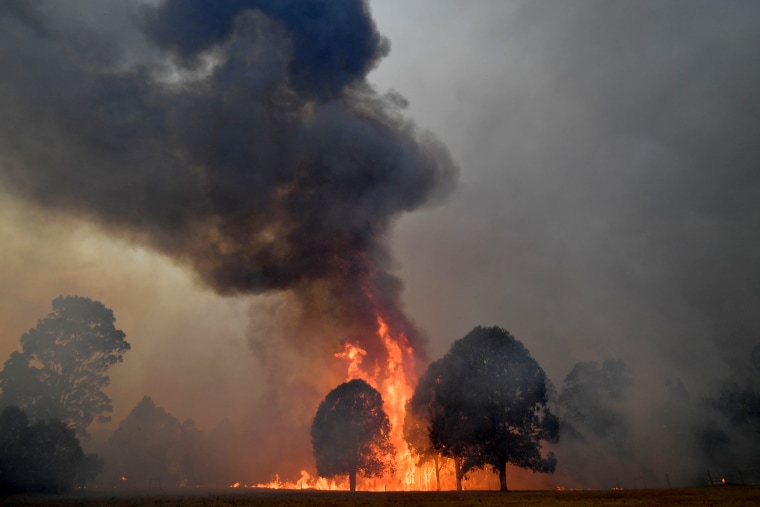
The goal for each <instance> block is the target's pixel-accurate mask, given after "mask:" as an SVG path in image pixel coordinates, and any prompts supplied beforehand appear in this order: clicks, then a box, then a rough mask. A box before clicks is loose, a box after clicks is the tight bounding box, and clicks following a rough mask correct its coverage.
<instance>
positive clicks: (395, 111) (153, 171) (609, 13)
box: [0, 0, 760, 426]
mask: <svg viewBox="0 0 760 507" xmlns="http://www.w3.org/2000/svg"><path fill="white" fill-rule="evenodd" d="M286 3H287V2H286ZM172 4H174V3H172ZM237 4H238V2H229V5H237ZM262 4H267V2H262ZM347 4H353V3H352V2H348V3H347ZM225 5H228V4H225ZM369 6H370V9H371V14H372V17H373V18H374V21H375V24H376V28H377V32H379V34H382V35H384V36H385V37H386V38H387V40H384V39H382V38H381V37H380V35H378V34H377V33H374V32H373V27H371V26H366V27H364V28H366V32H365V33H369V34H370V38H369V39H353V38H352V37H351V34H350V33H342V32H341V33H339V34H338V37H346V38H345V39H340V40H338V42H337V43H336V46H337V47H343V48H344V49H345V51H346V52H345V54H338V55H334V54H332V53H329V52H328V53H327V55H325V54H323V53H320V48H312V47H311V46H310V45H309V44H308V43H302V42H299V40H297V39H294V38H293V37H292V33H291V32H292V31H294V30H297V28H295V26H296V25H297V23H298V22H297V21H294V20H292V19H290V18H289V17H288V16H287V15H286V14H283V13H278V12H266V13H264V14H261V13H259V14H248V15H244V16H242V17H241V16H238V17H234V16H232V15H230V16H232V17H231V18H230V16H228V18H230V19H233V20H234V22H227V23H225V22H223V21H218V20H216V18H214V19H213V20H212V19H211V18H208V17H202V16H201V15H199V16H200V17H201V18H202V19H204V20H208V25H204V27H205V28H204V29H198V30H186V31H185V32H181V31H173V30H171V29H169V28H171V27H173V26H178V25H179V24H178V23H177V21H176V20H177V19H178V18H177V17H176V16H181V15H182V13H181V12H180V11H181V8H179V7H177V8H176V12H174V11H171V9H169V10H166V11H162V12H163V15H164V17H163V18H162V17H161V15H159V14H155V13H154V15H148V16H147V19H148V22H146V21H145V19H146V15H145V12H144V11H141V10H140V9H139V8H138V7H139V6H138V4H136V3H131V2H108V3H105V2H98V1H90V2H84V1H81V2H40V3H22V2H19V3H17V2H13V1H11V2H4V3H2V4H0V10H3V11H5V12H2V14H1V15H0V65H2V75H3V78H2V79H0V104H1V106H0V115H2V117H0V245H2V248H0V356H1V357H3V358H6V357H7V356H8V355H9V354H10V352H11V351H13V350H15V349H16V348H17V347H18V340H19V337H20V336H21V334H22V333H23V332H25V331H26V330H28V329H29V328H31V327H33V326H34V325H35V323H36V321H37V319H39V318H42V317H44V316H45V315H46V314H47V313H48V312H49V310H50V301H51V300H52V299H53V298H54V297H56V296H58V295H60V294H77V295H81V296H87V297H90V298H93V299H97V300H100V301H102V302H103V303H104V304H105V305H106V306H108V307H109V308H111V309H112V310H113V311H114V314H115V316H116V319H117V327H119V328H120V329H122V330H124V331H125V333H126V334H127V340H128V341H129V342H130V343H131V344H132V350H131V351H130V352H129V353H127V354H126V355H125V361H124V363H123V364H120V365H118V366H116V367H115V368H114V369H113V370H112V372H111V379H112V384H111V386H110V387H109V389H108V392H109V394H110V395H111V397H112V398H113V400H114V420H115V421H119V420H121V419H122V418H123V417H124V416H125V415H126V414H127V413H128V412H129V410H130V409H131V408H132V407H133V406H134V405H136V404H137V402H138V401H139V400H140V399H142V397H143V395H146V394H147V395H150V396H151V397H152V398H153V399H154V400H155V402H156V404H157V405H160V406H163V407H165V408H166V409H167V410H169V411H170V412H172V413H174V414H175V415H177V416H178V417H181V418H187V417H190V418H193V419H195V420H196V422H197V423H198V424H199V425H200V426H209V425H212V424H214V423H216V422H217V421H219V420H220V419H222V418H225V417H226V418H230V419H237V418H240V417H248V416H255V415H256V411H257V410H258V411H260V410H262V406H264V405H263V404H262V400H266V398H267V393H268V392H269V391H270V390H271V382H272V381H273V380H272V375H271V371H267V370H266V369H265V368H263V367H262V365H261V362H260V361H259V358H261V357H264V358H270V357H271V351H269V352H267V351H268V350H269V347H271V346H272V343H277V342H276V340H277V339H278V337H279V336H281V335H283V334H286V331H284V330H283V322H290V318H289V314H288V312H289V311H290V310H289V309H290V308H291V306H289V300H288V298H287V296H286V295H284V294H283V292H282V289H288V290H292V289H294V288H295V289H297V290H304V291H305V292H306V294H305V295H304V294H302V295H301V299H300V303H299V304H300V306H299V308H300V309H301V310H300V311H301V312H302V313H304V312H305V313H307V314H308V313H309V312H318V311H326V310H325V308H323V307H319V305H316V303H314V301H315V300H317V299H319V300H320V301H322V299H320V298H319V297H318V296H319V295H318V294H315V291H317V292H318V290H324V291H326V292H328V293H329V294H331V295H333V296H335V295H336V294H337V296H336V297H337V299H340V298H341V297H342V296H344V295H346V294H353V291H355V290H356V289H357V287H355V286H352V285H351V284H350V283H348V284H344V285H340V286H335V285H329V286H328V287H323V286H319V285H318V284H317V286H316V287H317V288H315V285H314V283H315V282H314V280H317V281H318V280H321V278H320V277H321V276H322V275H323V274H324V273H329V274H330V275H331V276H332V275H336V273H337V274H338V275H341V276H343V275H345V276H348V275H346V273H349V274H350V273H360V274H361V276H364V275H366V273H367V272H372V273H375V272H378V271H379V272H380V273H381V276H380V278H381V283H380V284H381V285H383V286H384V287H386V288H387V294H388V296H387V297H388V298H389V300H390V303H389V304H391V305H392V306H394V308H396V307H397V308H398V309H401V308H403V310H404V311H405V314H406V317H407V318H408V319H410V320H411V321H412V322H413V323H414V324H415V325H416V328H417V329H418V330H419V331H420V333H419V334H420V336H421V337H420V338H419V343H424V342H425V338H424V336H425V335H426V336H427V340H428V345H427V346H428V357H429V358H433V359H435V358H438V357H440V356H441V355H442V354H443V353H444V352H445V351H446V350H447V349H448V347H449V345H450V344H451V342H452V341H454V340H455V339H458V338H460V337H462V336H463V335H464V334H466V333H467V332H468V331H469V330H470V329H472V328H473V327H474V326H476V325H487V326H490V325H499V326H502V327H504V328H506V329H508V330H509V331H510V332H512V333H513V334H514V335H515V336H516V337H517V338H518V339H520V340H521V341H523V343H525V345H526V346H527V347H528V349H529V350H530V351H531V353H532V354H533V355H534V357H536V359H537V360H538V361H539V363H540V364H541V365H542V366H543V367H544V369H545V370H546V371H547V373H548V375H549V377H550V378H551V379H552V380H553V381H554V382H555V384H560V383H561V382H562V379H563V378H564V377H565V375H567V373H568V372H569V371H570V370H571V368H572V365H573V364H574V363H575V362H577V361H584V360H602V359H606V358H620V359H623V360H625V361H626V363H627V364H628V365H629V367H630V368H631V370H632V372H633V376H634V379H635V381H637V382H638V383H639V385H640V386H642V385H644V386H649V385H651V386H661V385H663V384H664V382H665V380H666V379H668V378H676V377H680V378H681V379H683V381H684V383H685V384H686V385H687V386H697V385H699V383H700V382H703V381H706V380H708V378H709V377H713V376H715V377H717V376H721V375H724V374H726V373H727V372H728V371H730V369H731V368H732V365H734V364H736V362H737V361H738V360H739V359H740V358H743V357H745V356H747V355H748V353H749V351H750V350H751V348H752V346H753V345H754V344H756V343H758V342H760V320H758V319H757V315H758V310H760V263H758V260H759V259H760V235H758V231H759V230H760V204H758V203H760V171H758V168H759V167H760V94H759V92H758V91H757V90H760V65H758V64H759V63H760V61H759V60H758V53H757V49H758V48H760V4H758V3H757V2H755V1H752V0H750V1H723V2H702V1H695V0H689V1H674V0H669V1H637V2H632V1H615V0H604V1H602V0H599V1H580V0H579V1H573V2H553V1H539V0H525V1H503V0H493V1H478V2H470V1H464V0H461V1H439V0H426V1H423V0H403V1H402V0H399V1H395V0H376V1H373V2H371V3H370V5H369ZM273 10H276V9H273ZM156 12H158V11H156ZM196 14H197V13H196ZM343 14H345V16H336V18H335V19H332V18H331V19H329V20H328V21H327V22H329V23H333V22H334V23H341V22H347V20H348V21H349V22H350V20H351V19H353V18H352V17H351V16H352V15H354V14H356V13H350V12H348V11H344V12H343ZM185 15H186V16H189V18H188V19H190V20H191V22H190V23H189V25H188V26H197V23H196V24H195V25H194V24H193V22H194V21H193V20H194V19H196V18H193V17H192V16H193V15H195V14H193V13H192V12H191V13H189V14H188V13H185ZM272 17H275V18H277V19H278V21H277V22H273V21H271V19H272ZM359 17H360V18H361V16H359ZM217 21H218V22H217ZM146 23H147V25H146ZM351 26H353V27H355V26H357V25H355V24H352V25H351ZM140 27H141V28H140ZM311 29H313V30H318V29H319V28H314V27H311ZM307 31H308V30H307ZM230 34H232V35H230ZM312 35H314V34H312ZM214 41H216V42H214ZM219 41H222V42H219ZM214 43H217V44H220V46H218V48H217V49H218V51H221V52H222V54H223V55H225V57H226V58H228V59H227V60H224V61H225V62H228V64H227V66H226V67H224V69H223V72H222V71H220V72H217V73H216V74H215V78H214V80H213V82H211V83H208V82H205V84H203V85H197V83H199V82H202V81H203V79H204V77H203V76H205V75H207V74H208V73H209V72H212V73H213V72H214V70H213V69H214V65H218V60H215V58H219V53H213V51H212V52H211V53H208V52H207V53H203V50H204V49H207V48H208V47H210V46H211V45H213V44H214ZM388 45H389V47H390V50H389V52H388V53H387V56H385V57H383V55H384V54H385V52H386V50H387V49H388ZM283 48H285V49H283ZM294 48H295V49H294ZM346 48H350V49H346ZM310 49H313V51H310ZM299 51H300V52H299ZM362 51H364V53H362ZM355 53H357V54H355ZM358 53H361V54H358ZM294 54H295V55H298V56H297V57H296V59H300V60H308V59H309V58H314V59H315V62H316V63H313V64H309V65H306V66H304V67H303V68H300V70H299V67H297V66H293V64H292V61H293V56H292V55H294ZM199 55H200V56H199ZM332 56H335V58H331V57H332ZM171 58H173V59H174V60H173V61H174V63H173V64H172V66H169V65H167V64H166V63H165V62H166V61H167V59H171ZM204 58H205V60H204ZM300 60H299V61H300ZM229 62H232V63H229ZM351 62H358V63H356V65H353V64H352V63H351ZM324 65H327V66H330V65H335V66H336V68H338V69H339V70H340V71H341V72H337V73H328V72H327V71H325V72H324V73H323V72H322V71H323V70H324ZM352 65H353V66H352ZM216 68H217V69H218V68H219V67H216ZM124 69H129V70H128V71H126V70H124ZM157 69H161V72H163V74H162V75H161V76H160V79H162V80H163V81H162V83H163V85H162V87H151V85H150V84H149V82H150V80H149V79H148V76H149V75H151V76H154V78H155V76H156V73H157V72H158V70H157ZM209 69H211V70H209ZM304 69H306V70H304ZM346 69H348V70H346ZM125 72H126V73H127V75H126V76H127V77H126V78H125V74H124V73H125ZM151 73H152V74H151ZM204 73H206V74H204ZM336 76H337V77H336ZM365 76H366V77H365ZM156 79H158V78H156ZM283 80H285V81H287V82H289V83H290V87H289V90H288V91H282V89H280V88H278V83H280V82H283ZM241 83H243V84H244V85H245V86H243V84H241ZM366 85H371V86H372V87H374V89H375V92H373V91H372V90H371V89H369V88H368V87H367V86H366ZM351 86H353V88H352V91H351V92H350V95H351V96H350V98H349V99H346V100H343V101H341V100H338V99H336V98H335V97H336V96H337V95H339V94H340V92H341V90H344V89H345V88H346V87H351ZM172 87H174V88H172ZM178 87H184V88H183V90H179V91H178V89H177V88H178ZM204 87H205V88H204ZM252 89H253V90H254V91H251V90H252ZM389 90H394V91H395V92H393V93H387V92H389ZM249 94H252V95H253V96H255V97H266V100H265V101H259V102H256V101H255V100H254V101H253V102H254V103H253V105H251V104H250V103H249V102H248V97H249ZM406 101H408V103H409V105H408V107H407V108H405V109H404V108H403V105H404V103H405V102H406ZM267 108H274V111H275V112H274V113H273V112H272V109H267ZM220 111H222V112H224V113H225V114H227V115H229V116H226V117H225V118H224V119H222V118H220V117H219V116H218V114H219V112H220ZM167 125H168V126H169V127H170V128H169V127H167ZM273 132H274V134H273ZM431 132H432V134H433V135H434V136H435V137H433V136H432V135H431V134H430V133H431ZM275 134H276V135H275ZM278 136H284V138H286V139H287V141H283V145H282V146H280V145H278V142H275V141H273V140H274V139H282V137H278ZM238 137H239V138H238ZM436 138H437V139H436ZM288 143H290V144H288ZM293 146H297V147H298V148H297V149H295V148H293ZM444 146H445V147H446V148H444ZM332 153H335V155H332ZM283 154H284V155H283ZM283 156H285V160H284V161H283V159H282V157H283ZM252 159H253V160H255V163H256V164H259V165H261V166H262V167H273V164H274V165H276V167H277V170H275V171H271V172H268V173H267V172H263V173H256V174H255V175H251V174H248V173H245V174H247V176H246V175H245V174H243V175H242V176H241V174H242V172H241V171H242V170H241V167H243V166H245V165H246V164H248V163H250V160H252ZM316 159H318V160H321V161H323V162H324V166H319V167H317V168H316V169H315V165H314V163H313V160H316ZM273 160H276V161H277V162H276V163H275V162H272V161H273ZM373 164H375V165H373ZM377 164H379V165H377ZM368 165H372V167H376V168H377V169H376V170H374V169H370V170H368V171H364V170H363V169H362V168H365V167H367V166H368ZM210 167H214V168H215V170H214V172H211V171H209V170H208V169H209V168H210ZM357 167H358V168H360V169H362V170H361V171H360V172H359V173H358V174H359V178H360V181H355V180H354V179H352V178H354V176H355V175H356V173H355V172H354V171H355V170H356V168H357ZM103 168H106V170H105V172H104V170H103ZM304 168H308V169H304ZM341 171H344V172H341ZM114 175H116V176H114ZM137 176H139V178H137ZM241 177H242V178H243V179H242V180H241V179H240V178H241ZM326 180H329V181H337V182H338V183H337V184H335V185H332V186H330V185H324V181H326ZM135 181H143V182H144V181H149V182H150V185H147V186H131V185H135ZM241 181H242V183H241ZM93 182H96V184H92V183H93ZM326 187H329V188H327V189H326V190H325V188H326ZM357 188H361V189H366V191H362V192H358V193H357V192H356V189H357ZM304 189H305V190H304ZM93 192H94V193H93ZM257 192H260V193H257ZM290 196H294V198H293V199H290V198H289V197H290ZM167 202H173V203H179V204H176V205H174V206H171V207H169V206H166V204H167ZM273 203H274V204H273ZM269 205H272V207H268V206H269ZM263 209H266V210H268V211H267V212H266V213H264V212H263V211H262V210H263ZM270 211H271V214H270ZM254 217H255V218H256V219H255V220H254ZM259 217H261V218H259ZM348 218H350V219H351V220H348ZM297 219H303V221H298V220H297ZM324 237H327V238H328V239H329V240H330V241H323V238H324ZM272 238H282V241H280V240H279V239H278V240H273V239H272ZM333 240H335V241H333ZM353 248H357V249H358V250H361V249H366V250H367V251H369V252H370V253H371V255H370V256H369V258H364V257H361V258H357V257H356V256H349V255H347V252H352V251H353V250H352V249H353ZM344 254H346V255H345V256H344ZM336 259H337V260H336ZM347 259H348V260H347ZM349 260H350V262H349ZM344 261H345V262H349V264H351V265H350V266H349V267H346V264H345V262H344ZM286 264H287V268H288V269H287V270H284V269H282V267H283V266H285V265H286ZM399 281H402V282H403V285H404V288H403V291H401V290H400V285H399V284H398V282H399ZM305 288H306V289H305ZM360 288H361V287H360ZM272 291H274V292H272ZM384 294H385V293H384ZM359 306H361V304H359ZM329 311H332V312H337V314H339V315H340V314H342V312H343V311H344V310H343V309H341V308H337V309H336V308H334V307H332V306H330V308H329ZM358 311H359V313H361V311H362V310H361V308H359V310H358ZM399 318H400V319H401V318H402V317H399ZM402 320H403V319H402ZM286 327H287V326H286ZM329 329H331V327H330V326H327V328H326V329H320V330H319V331H318V333H317V334H319V333H323V332H327V330H329ZM303 333H304V330H303V329H299V330H298V331H297V334H300V335H303ZM301 346H304V347H306V348H307V349H308V344H304V343H303V342H301V341H297V342H296V343H294V344H291V347H301ZM262 350H264V351H263V352H262ZM277 365H278V367H284V363H277ZM300 366H301V365H300V364H299V365H297V366H294V368H298V367H300ZM312 366H313V365H312ZM314 375H315V377H317V376H318V373H315V374H314ZM325 387H327V388H328V389H329V388H331V387H332V386H320V388H322V389H323V388H325ZM325 392H326V391H325Z"/></svg>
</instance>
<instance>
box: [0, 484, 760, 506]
mask: <svg viewBox="0 0 760 507" xmlns="http://www.w3.org/2000/svg"><path fill="white" fill-rule="evenodd" d="M42 505H44V506H50V507H57V506H61V507H63V506H74V505H76V506H83V507H101V506H109V507H110V506H116V507H133V506H161V507H194V506H205V507H223V506H245V505H256V506H258V505H261V506H270V507H290V506H301V505H312V506H316V507H340V506H344V505H345V506H360V507H361V506H364V507H382V506H388V507H393V506H405V505H415V506H431V507H454V506H456V507H476V506H477V507H488V506H523V505H529V506H535V507H554V506H560V505H561V506H570V507H585V506H599V505H612V506H625V507H635V506H664V505H682V506H705V507H706V506H729V505H730V506H742V505H745V506H758V505H760V487H757V486H736V487H712V488H707V487H705V488H691V489H650V490H624V491H513V492H509V493H498V492H494V491H482V492H478V491H465V492H461V493H456V492H441V493H433V492H410V493H367V492H356V493H348V492H327V491H283V490H247V491H243V492H238V491H235V492H228V491H224V492H195V491H192V492H187V491H183V492H179V493H174V492H172V493H170V492H159V493H156V492H153V493H143V494H139V493H127V492H117V493H113V494H108V493H104V492H88V493H80V494H73V495H62V496H42V495H15V496H9V497H5V498H2V497H0V506H3V507H12V506H13V507H16V506H35V507H36V506H42Z"/></svg>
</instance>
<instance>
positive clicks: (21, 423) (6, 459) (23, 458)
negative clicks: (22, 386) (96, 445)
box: [0, 406, 99, 493]
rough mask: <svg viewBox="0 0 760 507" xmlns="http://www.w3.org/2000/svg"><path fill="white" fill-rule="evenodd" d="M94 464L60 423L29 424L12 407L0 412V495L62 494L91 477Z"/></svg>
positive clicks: (91, 456)
mask: <svg viewBox="0 0 760 507" xmlns="http://www.w3.org/2000/svg"><path fill="white" fill-rule="evenodd" d="M97 465H99V463H98V460H97V458H96V457H95V456H94V455H88V456H85V454H84V453H83V452H82V448H81V446H80V444H79V440H78V439H77V438H76V436H75V433H74V430H72V429H69V428H67V427H66V425H65V424H64V423H63V422H61V421H59V420H57V419H48V420H46V421H37V422H35V423H31V424H30V422H29V419H28V417H27V416H26V414H25V413H24V412H23V411H22V410H21V409H20V408H18V407H15V406H11V407H7V408H5V410H3V412H2V413H0V492H5V493H9V492H38V493H65V492H67V491H70V490H71V488H72V487H73V486H74V485H75V483H78V484H82V483H83V482H84V481H85V480H87V479H90V478H94V474H96V473H97V468H93V467H97ZM83 472H86V474H87V475H86V476H85V475H83Z"/></svg>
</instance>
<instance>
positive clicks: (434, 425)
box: [424, 327, 559, 491]
mask: <svg viewBox="0 0 760 507" xmlns="http://www.w3.org/2000/svg"><path fill="white" fill-rule="evenodd" d="M431 371H432V378H425V379H424V380H425V383H426V384H427V385H429V386H431V387H432V390H433V393H432V396H433V402H432V403H433V405H434V407H433V411H432V413H433V417H432V420H431V424H430V441H431V443H432V445H433V447H434V448H435V449H437V450H439V451H441V452H442V453H443V454H444V455H445V456H449V457H452V458H454V460H455V463H456V466H457V488H458V489H460V488H461V478H462V477H463V476H464V474H466V473H467V472H468V471H469V470H471V469H473V468H482V467H485V466H490V467H491V468H492V469H493V470H494V471H496V472H498V474H499V482H500V487H501V490H502V491H507V464H512V465H515V466H518V467H521V468H526V469H529V470H533V471H535V472H544V473H549V472H553V471H554V469H555V467H556V458H555V457H554V454H552V453H549V454H548V455H547V456H546V457H544V456H542V455H541V442H542V441H548V442H556V441H557V439H558V435H559V423H558V420H557V417H556V416H555V415H553V414H552V413H551V412H550V411H549V409H548V407H547V393H546V375H545V374H544V371H543V370H542V369H541V367H540V366H539V365H538V363H537V362H536V361H535V360H534V359H533V358H532V357H531V355H530V353H529V352H528V350H527V349H526V348H525V346H523V344H522V343H520V342H519V341H518V340H516V339H515V338H514V337H513V336H512V335H511V334H509V333H508V332H507V331H505V330H504V329H501V328H498V327H491V328H484V327H476V328H475V329H473V330H472V331H471V332H470V333H468V334H467V335H466V336H465V337H464V338H461V339H460V340H457V341H456V342H454V343H453V344H452V346H451V348H450V349H449V352H448V353H447V354H446V355H445V356H444V357H443V358H442V359H441V360H439V361H437V362H436V363H434V364H433V365H431V367H430V368H429V369H428V373H430V372H431ZM426 375H427V373H426Z"/></svg>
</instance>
